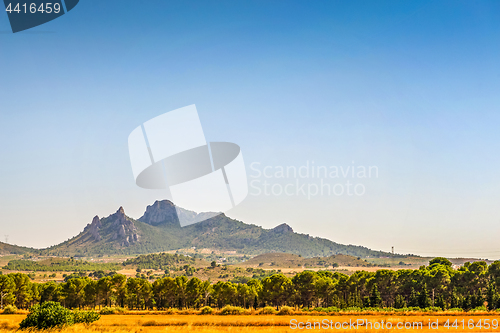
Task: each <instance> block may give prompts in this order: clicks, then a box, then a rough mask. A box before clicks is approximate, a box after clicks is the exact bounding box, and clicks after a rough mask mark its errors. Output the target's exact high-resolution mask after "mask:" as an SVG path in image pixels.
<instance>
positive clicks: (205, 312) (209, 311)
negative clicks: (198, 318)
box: [200, 306, 214, 315]
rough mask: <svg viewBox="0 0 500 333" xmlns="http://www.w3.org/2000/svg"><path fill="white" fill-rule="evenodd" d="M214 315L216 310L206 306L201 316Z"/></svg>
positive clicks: (201, 310)
mask: <svg viewBox="0 0 500 333" xmlns="http://www.w3.org/2000/svg"><path fill="white" fill-rule="evenodd" d="M213 313H214V309H212V308H211V307H209V306H204V307H202V308H201V309H200V314H202V315H210V314H213Z"/></svg>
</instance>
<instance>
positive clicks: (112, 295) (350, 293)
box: [0, 258, 500, 310]
mask: <svg viewBox="0 0 500 333" xmlns="http://www.w3.org/2000/svg"><path fill="white" fill-rule="evenodd" d="M499 288H500V261H495V262H494V263H492V264H491V265H489V266H488V265H487V263H486V262H484V261H477V262H473V263H465V264H464V265H463V266H462V267H460V268H458V269H454V268H453V267H452V264H451V262H450V261H448V260H447V259H445V258H435V259H433V260H431V261H430V263H429V265H428V266H422V267H420V269H416V270H411V269H401V270H398V271H392V270H386V269H382V270H378V271H376V272H366V271H357V272H354V273H353V274H352V275H350V276H348V275H345V274H342V273H340V272H334V271H333V272H332V271H318V272H313V271H303V272H300V273H297V274H296V275H295V276H293V277H292V278H289V277H287V276H285V275H284V274H281V273H277V274H273V275H271V276H268V277H265V278H263V279H262V280H259V279H250V280H249V281H247V282H246V283H233V282H223V281H219V282H216V283H212V282H210V281H202V280H200V279H199V278H197V277H191V278H188V277H186V276H177V277H175V278H174V277H169V276H164V277H161V278H158V279H156V280H154V281H150V280H148V279H145V278H138V277H130V278H127V277H126V276H125V275H121V274H114V275H112V276H104V277H102V278H100V279H98V280H94V279H92V278H90V277H88V276H83V277H74V278H70V279H68V280H67V281H66V282H63V283H56V282H53V281H49V282H45V283H35V282H32V281H31V280H30V278H29V277H28V275H26V274H22V273H10V274H6V275H0V296H1V305H2V306H5V305H8V304H12V305H15V306H16V307H18V308H28V307H30V306H32V305H34V304H38V303H43V302H46V301H55V302H60V303H61V304H62V305H63V306H65V307H67V308H98V307H102V306H108V307H109V306H119V307H124V308H128V309H135V310H145V309H149V310H154V309H157V310H163V309H168V308H179V309H183V308H200V307H203V306H207V305H208V306H211V307H218V308H221V307H224V306H225V305H233V306H240V307H243V308H258V307H264V306H269V305H270V306H274V307H277V308H279V307H281V306H284V305H287V306H298V307H302V308H316V307H322V308H329V307H335V308H338V309H345V308H353V307H356V308H382V307H393V308H406V307H419V308H429V307H437V308H441V309H451V308H453V309H455V308H460V309H464V310H470V309H474V308H478V307H483V306H486V307H487V309H490V310H492V309H497V308H500V294H499V292H498V291H499Z"/></svg>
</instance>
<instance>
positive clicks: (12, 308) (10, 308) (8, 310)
mask: <svg viewBox="0 0 500 333" xmlns="http://www.w3.org/2000/svg"><path fill="white" fill-rule="evenodd" d="M16 312H17V308H16V306H15V305H7V306H6V307H5V308H4V309H3V312H2V313H3V314H16Z"/></svg>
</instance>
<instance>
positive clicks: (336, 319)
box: [0, 314, 500, 333]
mask: <svg viewBox="0 0 500 333" xmlns="http://www.w3.org/2000/svg"><path fill="white" fill-rule="evenodd" d="M24 317H25V315H0V332H15V331H17V330H18V324H19V322H20V321H21V320H22V319H23V318H24ZM447 320H449V324H450V328H447V327H445V326H444V325H445V324H446V321H447ZM455 320H457V325H456V327H452V325H453V322H454V321H455ZM462 320H463V324H462ZM485 320H486V321H485ZM493 320H496V321H497V323H500V316H492V315H486V316H485V315H478V316H470V315H450V316H446V315H440V316H422V315H406V316H404V315H403V316H380V315H342V316H338V315H337V316H309V315H298V316H276V315H235V316H219V315H158V314H156V315H153V314H144V315H140V314H129V315H107V316H102V317H101V319H100V320H99V321H97V322H96V323H93V324H91V325H88V326H85V325H82V324H78V325H75V326H72V327H69V328H65V329H63V330H62V331H60V330H55V331H57V332H82V333H85V332H117V333H118V332H179V333H180V332H206V333H212V332H238V333H245V332H249V333H250V332H251V333H264V332H367V333H375V332H377V333H378V332H391V331H393V332H398V331H400V332H408V333H414V332H500V324H499V325H498V326H497V327H496V329H494V328H493V327H492V326H491V324H492V322H493ZM349 321H351V322H352V323H353V326H350V325H349ZM356 321H359V323H360V325H359V326H358V327H356V326H355V323H356ZM361 321H363V324H361ZM365 321H368V322H371V324H367V325H368V326H370V325H371V328H370V327H368V328H367V327H366V324H365V323H366V322H365ZM308 322H309V325H310V326H307V325H308V324H307V323H308ZM315 322H316V323H317V324H316V328H315V329H314V328H313V327H314V326H313V325H314V323H315ZM429 322H431V323H433V324H434V326H433V328H429ZM436 322H437V323H438V325H439V326H438V328H437V329H436V328H435V327H436V326H435V323H436ZM291 323H293V324H292V325H291ZM299 323H300V325H302V329H300V328H299ZM321 323H322V325H323V326H320V324H321ZM376 323H378V326H377V324H376ZM382 323H383V324H382ZM389 323H390V325H391V326H392V329H388V328H387V325H389ZM479 323H481V327H479V325H478V324H479ZM486 323H489V324H490V328H485V324H486ZM398 324H399V326H400V329H397V325H398ZM325 325H328V326H327V327H325ZM342 325H343V327H342ZM382 325H383V326H382ZM405 326H406V328H405ZM307 327H310V329H306V328H307ZM377 327H378V328H377ZM382 327H383V328H382Z"/></svg>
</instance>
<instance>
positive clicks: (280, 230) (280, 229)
mask: <svg viewBox="0 0 500 333" xmlns="http://www.w3.org/2000/svg"><path fill="white" fill-rule="evenodd" d="M271 231H272V232H274V233H276V234H286V233H290V232H292V233H293V229H292V227H290V226H289V225H288V224H286V223H282V224H280V225H279V226H277V227H274V228H273V229H271Z"/></svg>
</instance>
